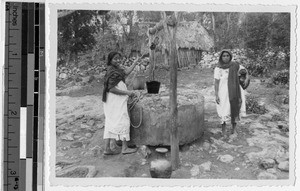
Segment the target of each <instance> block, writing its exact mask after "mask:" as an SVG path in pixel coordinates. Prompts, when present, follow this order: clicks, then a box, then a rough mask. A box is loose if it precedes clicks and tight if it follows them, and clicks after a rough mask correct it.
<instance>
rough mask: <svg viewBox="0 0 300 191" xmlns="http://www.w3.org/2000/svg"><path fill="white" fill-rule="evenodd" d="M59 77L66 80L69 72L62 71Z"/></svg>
mask: <svg viewBox="0 0 300 191" xmlns="http://www.w3.org/2000/svg"><path fill="white" fill-rule="evenodd" d="M59 78H61V79H63V80H65V79H67V78H68V74H65V73H61V74H60V75H59Z"/></svg>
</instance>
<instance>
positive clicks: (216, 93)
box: [215, 79, 220, 104]
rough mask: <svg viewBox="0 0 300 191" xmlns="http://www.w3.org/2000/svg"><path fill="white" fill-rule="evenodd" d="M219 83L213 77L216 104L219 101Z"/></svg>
mask: <svg viewBox="0 0 300 191" xmlns="http://www.w3.org/2000/svg"><path fill="white" fill-rule="evenodd" d="M219 84H220V80H218V79H215V95H216V102H217V104H219V103H220V98H219Z"/></svg>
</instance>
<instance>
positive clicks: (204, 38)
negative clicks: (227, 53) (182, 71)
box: [142, 21, 214, 67]
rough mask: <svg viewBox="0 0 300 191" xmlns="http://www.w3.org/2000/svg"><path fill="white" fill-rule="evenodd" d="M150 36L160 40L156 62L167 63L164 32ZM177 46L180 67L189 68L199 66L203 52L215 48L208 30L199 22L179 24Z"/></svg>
mask: <svg viewBox="0 0 300 191" xmlns="http://www.w3.org/2000/svg"><path fill="white" fill-rule="evenodd" d="M149 35H150V39H154V38H155V37H158V38H159V44H158V46H157V49H156V51H155V52H156V53H155V60H156V61H155V62H156V63H157V64H163V63H164V62H165V61H164V60H165V58H164V56H163V54H164V49H165V48H166V47H167V43H166V42H165V36H164V35H165V33H164V30H160V31H157V32H155V33H153V34H149ZM176 46H177V49H178V62H179V63H178V64H179V67H187V66H190V65H197V64H198V63H199V62H200V60H201V54H202V51H209V50H210V49H211V48H213V46H214V41H213V39H212V37H211V36H210V35H209V34H208V32H207V31H206V29H205V28H204V27H203V26H202V25H201V24H200V23H198V22H197V21H193V22H179V23H178V26H177V33H176ZM143 50H144V51H149V48H148V49H147V47H145V48H144V47H143V48H142V51H143Z"/></svg>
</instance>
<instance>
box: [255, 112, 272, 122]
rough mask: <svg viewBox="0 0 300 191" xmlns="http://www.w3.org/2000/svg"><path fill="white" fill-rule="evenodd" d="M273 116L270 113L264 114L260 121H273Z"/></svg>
mask: <svg viewBox="0 0 300 191" xmlns="http://www.w3.org/2000/svg"><path fill="white" fill-rule="evenodd" d="M272 117H273V116H272V115H271V114H269V113H266V114H264V115H260V116H259V117H258V119H259V120H261V121H270V120H271V119H272Z"/></svg>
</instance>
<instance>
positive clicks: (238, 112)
mask: <svg viewBox="0 0 300 191" xmlns="http://www.w3.org/2000/svg"><path fill="white" fill-rule="evenodd" d="M241 69H245V68H244V67H243V66H242V65H239V64H238V63H236V62H233V61H232V54H231V52H230V51H229V50H223V51H222V52H221V54H220V58H219V63H218V65H217V67H216V68H215V70H214V79H215V95H216V103H217V104H216V106H217V113H218V115H219V117H220V120H221V124H222V134H223V136H224V137H225V136H226V122H229V121H230V122H231V124H232V130H231V133H232V134H234V133H236V120H239V119H240V116H245V115H246V100H245V92H244V90H243V88H242V87H241V85H240V83H239V71H240V70H241ZM249 82H250V81H249V75H248V74H247V75H246V80H245V82H244V83H245V84H249Z"/></svg>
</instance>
